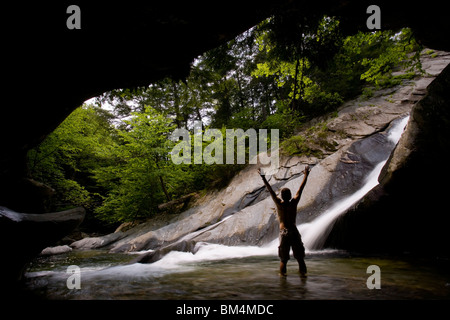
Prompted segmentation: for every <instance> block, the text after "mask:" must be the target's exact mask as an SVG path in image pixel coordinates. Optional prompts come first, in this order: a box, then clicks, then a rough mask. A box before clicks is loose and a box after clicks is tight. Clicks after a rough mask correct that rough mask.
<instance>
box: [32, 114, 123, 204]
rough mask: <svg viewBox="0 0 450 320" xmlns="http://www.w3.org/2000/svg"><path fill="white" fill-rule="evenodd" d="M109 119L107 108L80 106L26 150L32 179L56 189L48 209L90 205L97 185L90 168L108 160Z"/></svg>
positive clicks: (111, 141)
mask: <svg viewBox="0 0 450 320" xmlns="http://www.w3.org/2000/svg"><path fill="white" fill-rule="evenodd" d="M110 120H111V116H110V115H109V114H108V113H107V112H106V111H104V110H101V109H99V108H95V107H92V106H83V107H82V108H79V109H77V110H76V111H74V112H73V113H72V114H71V115H70V116H69V117H68V118H67V119H66V120H65V121H64V122H63V123H62V124H61V125H60V126H59V127H58V128H57V129H56V130H55V131H54V132H53V133H52V134H50V135H49V136H48V137H47V139H46V140H45V141H44V142H42V143H41V144H40V145H39V146H37V147H36V148H34V149H32V150H30V151H29V152H28V167H29V172H30V176H31V178H33V179H35V180H37V181H41V182H43V183H46V184H47V185H49V186H50V187H52V188H54V189H55V191H56V197H55V199H54V201H53V204H52V206H51V208H49V210H62V209H66V208H70V207H74V206H85V207H87V208H91V207H92V206H93V204H94V203H93V202H94V201H95V199H96V191H97V186H95V181H94V180H93V177H92V174H91V172H90V170H91V169H92V168H93V167H96V166H97V165H99V164H101V163H107V162H108V161H109V158H110V156H111V146H113V145H114V143H115V135H114V131H113V130H112V128H111V126H110V123H109V121H110Z"/></svg>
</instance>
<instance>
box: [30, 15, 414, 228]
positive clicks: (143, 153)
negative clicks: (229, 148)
mask: <svg viewBox="0 0 450 320" xmlns="http://www.w3.org/2000/svg"><path fill="white" fill-rule="evenodd" d="M420 51H421V48H420V46H419V45H418V44H417V43H416V41H415V39H414V37H413V35H412V32H411V30H409V29H403V30H399V31H397V32H395V31H391V30H386V31H377V32H358V33H357V34H354V35H351V36H343V35H342V33H341V31H340V23H339V20H338V19H336V18H334V17H321V18H320V19H317V21H301V20H298V19H297V18H296V17H288V18H286V17H284V18H283V19H282V18H281V17H277V16H274V17H271V18H270V19H267V20H265V21H263V22H261V23H260V24H258V25H257V26H254V27H253V28H251V29H250V30H248V31H246V32H244V33H243V34H241V35H239V36H237V37H236V38H235V39H233V40H232V41H229V42H228V43H225V44H224V45H222V46H220V47H217V48H215V49H213V50H210V51H208V52H205V53H204V54H203V55H201V56H199V57H198V58H197V59H195V61H193V63H192V65H191V71H190V74H189V76H188V77H187V78H186V79H182V80H175V79H170V78H166V79H163V80H161V81H159V82H157V83H152V84H150V85H149V86H147V87H140V88H126V89H117V90H113V91H110V92H106V93H104V94H103V95H102V96H100V97H97V98H96V99H95V103H91V104H86V105H83V106H82V107H80V108H78V109H77V110H76V111H74V112H73V113H72V114H71V115H70V116H69V117H68V118H67V119H66V120H65V121H64V122H63V123H62V124H61V125H60V126H59V127H58V128H57V129H56V130H55V131H54V132H53V133H52V134H50V135H49V136H48V137H47V139H46V140H45V141H44V142H42V143H41V144H40V145H39V146H37V147H36V148H34V149H33V150H30V151H29V153H28V166H29V172H30V176H31V178H33V179H35V180H37V181H41V182H43V183H45V184H47V185H49V186H50V187H52V188H53V189H55V195H54V196H53V198H52V199H51V201H49V202H48V204H47V209H48V210H62V209H66V208H70V207H74V206H84V207H85V208H86V209H87V211H88V213H89V214H88V219H100V220H102V221H105V222H107V223H116V222H123V221H134V220H139V219H145V218H147V217H151V216H153V215H155V214H159V213H160V212H161V210H160V208H159V206H160V205H161V204H162V203H165V202H169V201H171V200H174V199H177V198H179V197H181V196H183V195H187V194H190V193H193V192H204V191H205V190H210V189H212V188H221V187H224V186H225V185H226V184H227V182H228V181H229V180H230V179H231V178H232V177H233V176H234V175H235V174H236V172H238V171H239V170H241V169H242V168H243V166H244V165H221V164H205V163H202V164H200V165H199V164H180V165H175V164H173V163H172V161H171V159H170V156H169V152H170V150H171V149H172V148H173V146H174V142H172V141H171V140H170V139H169V138H168V137H169V136H170V134H171V133H172V132H173V130H175V129H176V128H187V129H189V130H191V131H192V130H193V123H194V121H201V123H202V124H203V130H205V129H207V128H217V129H219V130H222V132H224V131H225V129H226V128H241V129H243V130H247V129H249V128H254V129H259V128H264V129H279V130H280V137H281V138H282V139H287V138H289V137H290V136H292V135H293V134H295V132H296V130H297V129H298V128H299V127H301V125H302V124H303V123H305V122H306V121H308V120H310V119H312V118H314V117H317V116H320V115H324V114H329V113H331V112H334V111H336V110H337V108H338V107H339V106H340V105H341V104H342V103H343V102H344V101H346V100H348V99H351V98H353V97H355V96H357V95H360V94H362V93H363V94H365V95H367V96H369V95H370V94H371V93H372V92H373V90H375V89H378V88H384V87H390V86H394V85H397V84H399V83H400V82H401V81H402V80H403V79H405V78H407V79H409V78H412V77H414V76H415V75H416V74H417V73H420V72H421V66H420V60H419V54H420ZM399 68H402V69H403V70H406V72H403V73H396V74H397V75H393V73H392V72H393V71H395V70H398V69H399ZM105 106H109V108H105ZM225 166H226V167H225Z"/></svg>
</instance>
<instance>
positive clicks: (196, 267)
mask: <svg viewBox="0 0 450 320" xmlns="http://www.w3.org/2000/svg"><path fill="white" fill-rule="evenodd" d="M269 249H270V247H266V248H259V247H233V248H232V247H226V246H222V245H204V248H201V249H200V250H199V252H198V253H197V254H196V255H193V254H191V253H185V252H172V253H170V254H169V255H167V256H166V257H165V258H164V259H162V260H160V261H158V262H156V263H154V264H138V263H137V264H127V262H128V261H130V260H131V259H132V258H133V255H127V254H111V253H107V252H106V251H100V250H95V251H72V252H70V253H67V254H62V255H56V256H50V257H40V258H38V259H37V260H36V261H35V262H34V263H33V265H32V266H31V267H30V269H29V270H28V273H27V274H26V287H27V291H28V292H29V293H30V294H31V295H33V296H34V297H36V298H38V299H58V300H59V299H63V300H72V299H75V300H78V299H81V300H84V299H95V300H97V299H101V300H104V299H134V300H136V299H138V300H141V299H158V300H159V299H160V300H169V299H186V300H191V299H195V300H198V299H209V300H210V299H232V300H234V299H237V300H244V299H245V300H246V299H252V300H253V299H255V300H265V299H273V300H279V299H283V300H284V299H289V300H292V299H294V300H297V299H311V300H316V299H320V300H322V299H327V300H328V299H358V300H361V299H383V300H384V299H402V300H403V299H449V298H450V271H449V270H450V269H449V268H448V267H449V265H450V263H449V261H438V260H436V261H431V260H425V259H418V258H412V257H387V256H363V255H355V254H351V253H349V252H345V251H337V250H321V251H312V252H308V251H307V254H306V259H305V261H306V264H307V266H308V270H309V271H308V277H307V278H306V279H303V278H300V276H299V275H298V273H297V263H296V262H295V260H294V261H292V260H290V262H289V263H288V274H287V277H280V276H279V274H278V263H279V262H278V261H279V260H278V257H277V256H276V254H275V253H276V251H273V250H272V251H273V252H272V254H269V253H268V251H269ZM214 252H216V254H217V253H222V254H223V255H222V256H226V255H228V256H229V258H219V257H218V255H216V258H217V259H214V257H213V256H211V253H214ZM233 252H234V254H233ZM251 253H253V254H255V255H249V254H251ZM206 256H208V258H205V257H206ZM70 265H78V266H80V267H81V273H80V284H81V288H80V289H68V287H67V279H68V278H69V276H70V275H69V274H68V273H66V271H67V268H68V266H70ZM370 265H377V266H379V267H380V270H381V275H380V283H381V288H380V289H368V287H367V283H366V282H367V279H368V277H369V276H370V275H371V274H368V273H367V267H368V266H370Z"/></svg>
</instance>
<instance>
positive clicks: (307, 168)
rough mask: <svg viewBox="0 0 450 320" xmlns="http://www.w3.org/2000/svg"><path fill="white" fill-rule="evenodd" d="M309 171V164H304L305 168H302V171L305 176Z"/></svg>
mask: <svg viewBox="0 0 450 320" xmlns="http://www.w3.org/2000/svg"><path fill="white" fill-rule="evenodd" d="M310 171H311V168H310V167H309V165H306V167H305V169H303V173H304V174H305V176H307V175H308V174H309V172H310Z"/></svg>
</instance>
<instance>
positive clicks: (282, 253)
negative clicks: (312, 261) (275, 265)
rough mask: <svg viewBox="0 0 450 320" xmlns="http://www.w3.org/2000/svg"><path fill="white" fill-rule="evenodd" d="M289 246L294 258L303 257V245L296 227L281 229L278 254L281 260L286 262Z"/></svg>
mask: <svg viewBox="0 0 450 320" xmlns="http://www.w3.org/2000/svg"><path fill="white" fill-rule="evenodd" d="M291 247H292V251H293V252H294V258H295V259H297V260H299V259H304V258H305V247H304V246H303V242H302V237H301V236H300V232H298V230H297V228H292V229H281V230H280V246H279V247H278V256H279V257H280V260H281V261H284V262H286V261H288V260H289V258H290V256H289V251H290V249H291Z"/></svg>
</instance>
